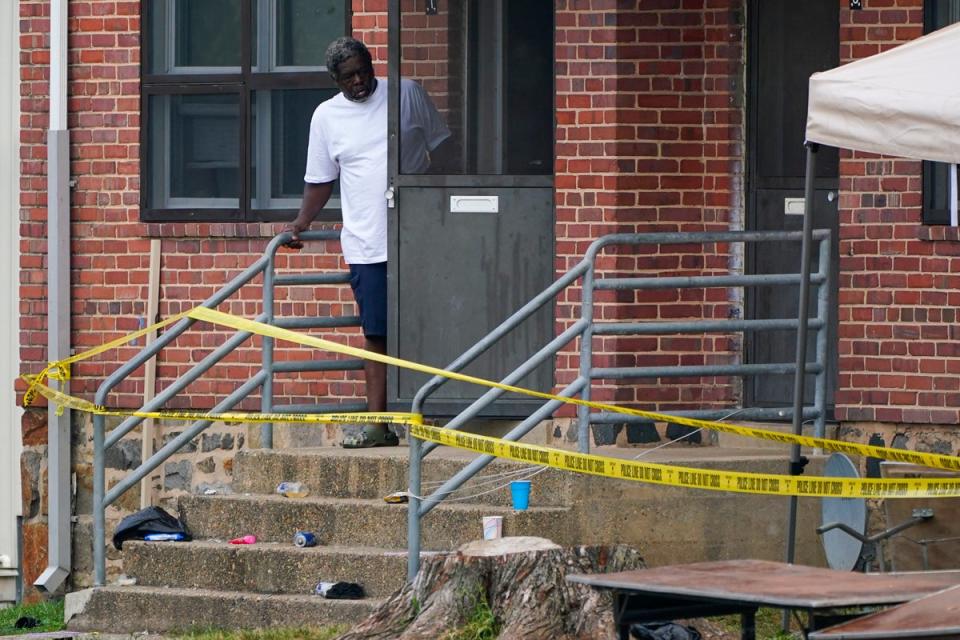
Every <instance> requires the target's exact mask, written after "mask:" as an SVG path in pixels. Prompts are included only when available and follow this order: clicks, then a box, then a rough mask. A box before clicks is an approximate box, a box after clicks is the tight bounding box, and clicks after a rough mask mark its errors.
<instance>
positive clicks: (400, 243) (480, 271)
mask: <svg viewBox="0 0 960 640" xmlns="http://www.w3.org/2000/svg"><path fill="white" fill-rule="evenodd" d="M389 9H390V14H389V21H390V24H389V28H390V32H389V43H388V44H389V52H388V53H389V88H390V92H389V96H390V117H389V130H390V160H391V162H390V185H391V190H392V192H391V194H390V195H392V197H393V208H392V209H391V210H390V212H389V235H390V238H389V242H390V252H389V267H388V274H389V286H390V333H389V335H388V351H389V353H390V354H391V355H395V356H398V357H401V358H404V359H408V360H414V361H417V362H422V363H425V364H430V365H433V366H439V367H443V366H446V365H447V364H449V363H450V362H451V361H453V360H454V359H455V358H456V357H457V356H458V355H459V354H461V353H462V352H464V351H465V350H466V349H468V348H469V347H470V346H472V345H473V344H474V343H475V342H476V341H477V340H478V339H479V338H481V337H482V336H484V335H485V334H487V333H488V332H489V331H490V330H492V329H493V328H495V327H496V326H497V325H498V324H500V323H501V322H502V321H503V320H504V319H506V318H507V317H508V316H509V315H510V314H511V313H512V312H513V311H515V310H516V309H518V308H519V307H520V306H522V305H523V304H524V303H525V302H526V301H528V300H529V299H530V298H532V297H533V296H534V295H536V294H537V293H539V292H540V291H542V290H543V289H544V288H546V287H547V286H548V285H549V284H550V283H551V282H552V281H553V266H554V210H553V137H554V126H553V47H554V43H553V2H552V0H524V1H523V2H517V1H516V0H512V1H511V0H436V1H424V0H391V2H390V7H389ZM410 81H414V82H415V83H416V84H417V86H418V87H419V88H420V89H422V90H423V91H424V92H425V94H426V96H427V97H428V100H429V102H430V103H431V104H432V105H433V108H435V110H436V115H437V116H438V117H439V118H440V120H442V125H441V127H440V128H441V129H445V130H446V133H448V134H449V135H444V132H441V133H440V134H439V135H437V133H436V129H437V127H436V126H430V127H426V128H425V127H423V126H420V125H419V124H417V123H416V122H415V118H413V117H412V116H410V115H409V114H410V113H412V112H414V111H415V109H414V108H413V107H411V106H410V104H411V99H409V98H408V97H405V96H408V95H409V92H410V91H413V89H411V83H410ZM414 89H415V88H414ZM438 138H444V139H443V141H442V142H441V143H440V144H439V145H438V146H436V147H434V146H433V145H434V144H435V143H436V141H437V139H438ZM424 146H426V147H427V149H428V156H429V162H419V161H418V158H419V156H420V151H419V148H421V147H424ZM553 326H554V316H553V308H552V306H548V307H547V308H544V309H542V310H541V311H540V312H539V313H538V314H537V315H536V316H534V317H532V318H530V319H529V320H528V321H526V322H525V323H523V324H522V325H521V326H520V327H519V328H518V329H517V330H515V331H514V332H513V333H512V334H511V335H510V336H509V337H508V338H505V339H504V340H503V341H501V342H500V343H499V344H497V345H495V346H493V347H492V348H491V349H489V350H488V351H487V352H486V353H485V354H484V355H483V356H482V357H481V358H479V359H478V360H477V361H476V362H474V363H473V364H472V365H471V366H469V367H468V368H467V369H466V370H465V373H469V374H471V375H476V376H481V377H485V378H491V379H495V380H499V379H501V378H503V377H504V376H505V375H506V374H508V373H509V372H510V371H511V370H513V369H514V368H516V366H518V365H519V364H520V363H521V362H523V361H524V360H525V359H527V358H528V357H529V356H530V355H532V354H533V353H535V352H536V351H537V350H538V349H539V348H540V347H542V346H543V345H544V344H546V343H547V342H548V341H549V340H550V339H551V338H552V336H553ZM427 379H428V376H426V375H423V374H419V373H415V372H412V371H409V370H403V369H399V370H398V369H393V368H391V369H390V371H389V374H388V403H389V404H390V406H391V408H393V409H408V408H409V406H410V403H411V401H412V399H413V397H414V395H415V394H416V392H417V390H418V389H419V388H420V386H421V385H422V384H423V383H424V382H426V380H427ZM522 384H523V385H524V386H529V387H532V388H535V389H539V390H544V391H545V390H549V389H550V388H551V387H552V385H553V366H552V363H547V364H545V365H544V366H542V367H540V368H539V369H537V370H536V371H535V372H534V373H532V374H531V375H530V376H528V377H527V379H526V380H524V381H523V383H522ZM485 391H486V389H485V388H481V387H475V386H472V385H467V384H464V383H448V384H446V385H445V386H444V387H443V388H442V389H441V390H439V391H438V392H437V393H435V394H434V395H433V396H432V398H431V400H430V401H429V402H428V403H427V405H426V410H427V412H428V413H430V414H433V415H451V414H453V413H455V412H457V411H459V410H461V409H462V408H464V407H465V406H466V405H467V404H468V403H469V402H471V401H473V400H474V399H476V398H477V397H479V396H480V395H481V394H482V393H484V392H485ZM529 404H530V402H529V401H527V400H525V399H522V398H509V399H505V401H501V402H499V403H497V404H496V405H494V406H493V408H492V409H491V410H490V411H489V412H488V414H487V415H498V416H519V415H526V413H527V411H526V407H527V406H529Z"/></svg>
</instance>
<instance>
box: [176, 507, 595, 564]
mask: <svg viewBox="0 0 960 640" xmlns="http://www.w3.org/2000/svg"><path fill="white" fill-rule="evenodd" d="M179 504H180V517H181V518H182V519H183V521H184V523H185V524H186V526H187V528H188V529H189V531H190V533H191V534H193V536H194V537H195V538H198V539H219V540H229V539H231V538H235V537H239V536H242V535H247V534H253V535H256V536H257V538H258V539H259V540H261V541H264V542H282V543H291V541H292V540H293V536H294V534H295V533H296V532H297V531H312V532H314V533H315V534H316V535H317V539H318V540H319V541H320V543H321V544H324V545H356V546H362V547H363V546H365V547H383V548H387V549H403V548H406V546H407V505H403V504H386V503H385V502H383V500H361V499H340V498H326V497H315V496H310V497H307V498H299V499H291V498H284V497H283V496H276V495H230V496H185V497H183V498H180V501H179ZM568 513H569V510H568V509H562V508H557V507H538V508H531V509H529V510H527V511H514V510H513V509H510V508H507V507H496V506H479V505H458V504H449V505H447V504H443V505H440V506H438V507H437V508H436V509H434V510H433V511H432V512H431V513H430V514H429V515H428V516H427V517H426V518H425V519H424V521H423V538H422V539H423V547H422V548H423V549H424V550H430V551H433V550H436V551H448V550H451V549H454V548H456V547H458V546H460V545H461V544H463V543H464V542H468V541H470V540H477V539H479V538H481V537H482V534H483V526H482V518H483V516H503V535H505V536H507V535H510V536H525V535H533V536H543V537H548V538H551V539H553V540H554V541H555V542H557V543H558V544H575V543H576V542H577V540H576V538H575V531H571V530H570V529H569V527H568V526H567V524H568V523H567V522H566V519H567V517H568Z"/></svg>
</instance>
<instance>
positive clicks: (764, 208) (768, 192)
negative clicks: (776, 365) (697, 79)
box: [745, 0, 840, 407]
mask: <svg viewBox="0 0 960 640" xmlns="http://www.w3.org/2000/svg"><path fill="white" fill-rule="evenodd" d="M749 12H750V16H749V22H748V41H749V54H748V75H749V85H748V87H749V88H748V92H747V96H748V116H749V124H748V132H747V136H748V147H747V154H748V162H749V167H748V207H749V209H748V226H749V228H750V229H755V230H778V231H780V230H786V231H794V230H796V231H799V230H801V229H802V228H803V208H802V200H803V181H804V167H805V157H806V150H805V148H804V146H803V143H804V131H805V128H806V118H807V83H808V80H809V78H810V75H811V74H812V73H814V72H816V71H823V70H825V69H830V68H833V67H836V66H837V65H838V64H839V30H840V16H839V5H838V4H837V2H836V0H808V1H805V2H794V1H793V0H752V1H751V2H750V5H749ZM818 156H819V157H818V160H817V162H818V166H817V178H816V181H815V188H816V204H815V211H814V220H813V227H814V228H815V229H823V228H827V229H831V230H832V233H833V255H832V257H831V265H832V274H831V281H832V287H833V291H832V293H831V299H832V300H834V301H836V300H837V296H836V291H837V265H838V263H839V256H838V253H837V249H836V247H837V231H838V222H837V197H836V194H837V177H838V166H839V160H838V153H837V150H836V149H832V148H823V149H822V150H821V152H820V153H819V154H818ZM798 206H799V214H798V213H794V212H796V211H797V210H798ZM813 250H814V251H816V244H814V247H813ZM815 255H816V254H814V256H815ZM812 264H813V265H816V258H815V257H814V262H813V263H812ZM747 265H748V269H749V271H750V272H751V273H787V272H793V273H796V272H797V271H798V270H799V265H800V247H799V244H797V245H789V246H776V245H772V244H769V243H758V245H756V248H755V249H754V250H753V251H752V253H751V254H750V255H748V256H747ZM811 293H812V295H815V291H814V292H811ZM811 300H812V304H811V305H810V309H811V315H814V314H815V312H816V301H815V300H814V299H813V298H811ZM746 303H747V315H748V317H750V318H796V317H797V304H798V299H797V289H796V288H787V289H783V288H780V287H758V288H754V289H751V290H749V291H748V293H747V300H746ZM836 335H837V314H836V304H834V305H833V308H832V309H831V316H830V322H829V328H828V343H827V344H828V345H830V346H829V347H828V375H827V402H828V406H830V407H832V406H833V392H834V390H835V389H836V384H837V354H836V348H835V345H836ZM815 345H816V340H812V339H811V340H809V341H808V361H812V360H813V359H814V350H815V348H816V347H815ZM795 358H796V332H795V331H782V332H763V333H755V334H750V336H749V338H748V341H747V344H746V360H747V361H748V362H750V363H770V362H793V361H794V359H795ZM813 388H814V387H813V376H809V377H808V380H807V384H806V386H805V389H806V393H807V398H806V399H805V402H807V403H809V402H811V401H812V398H813ZM745 392H746V398H745V404H746V406H789V405H790V404H791V403H792V400H793V377H792V376H762V377H755V378H753V379H751V380H750V381H749V383H748V385H747V388H746V389H745Z"/></svg>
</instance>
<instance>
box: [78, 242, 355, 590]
mask: <svg viewBox="0 0 960 640" xmlns="http://www.w3.org/2000/svg"><path fill="white" fill-rule="evenodd" d="M300 238H301V239H302V240H304V241H307V242H314V241H322V240H337V239H338V238H339V232H337V231H310V232H305V233H301V234H300ZM289 240H290V234H289V233H282V234H280V235H278V236H276V237H274V238H273V239H272V240H271V241H270V242H269V243H268V245H267V247H266V249H265V250H264V253H263V255H262V256H261V257H260V258H258V259H257V260H256V261H255V262H254V263H253V264H251V265H250V266H249V267H248V268H247V269H245V270H244V271H243V272H241V273H240V274H239V275H237V276H236V277H235V278H233V280H231V281H230V282H229V283H228V284H227V285H225V286H224V287H223V288H222V289H221V290H219V291H218V292H216V293H215V294H213V295H212V296H210V297H209V298H208V299H207V300H205V301H204V302H203V303H202V304H201V305H200V306H203V307H208V308H215V307H217V306H218V305H220V304H221V303H223V302H225V301H227V300H228V299H229V298H230V297H231V296H232V295H234V294H235V293H237V292H238V291H239V290H240V289H241V288H243V287H244V286H245V285H248V284H251V283H252V282H253V281H254V280H255V279H256V278H257V277H259V276H261V275H262V276H263V280H262V283H261V288H262V308H261V312H260V314H259V315H258V316H257V317H256V320H258V321H259V322H263V323H266V324H271V325H273V326H276V327H283V328H288V329H330V328H334V327H349V326H359V324H360V321H359V318H357V317H356V316H321V317H299V318H297V317H277V316H276V314H275V313H274V307H275V304H274V302H275V290H276V288H277V287H291V286H317V285H342V284H347V283H349V281H350V274H349V273H346V272H324V273H307V274H303V273H289V272H283V273H277V271H276V265H275V262H276V253H277V250H278V249H279V248H280V246H282V245H283V244H284V243H285V242H287V241H289ZM195 322H196V320H194V319H193V318H184V319H183V320H180V321H179V322H177V323H175V324H174V325H173V326H171V327H170V328H169V329H168V330H166V331H164V332H163V334H162V335H160V336H158V337H157V339H156V340H155V341H154V342H153V343H151V344H150V345H149V346H147V347H145V348H143V349H142V350H141V351H140V352H139V353H138V354H137V355H136V356H134V357H133V358H132V359H131V360H130V361H129V362H127V363H126V364H124V365H122V366H121V367H120V368H118V369H117V370H116V371H114V372H113V373H112V374H111V375H110V376H109V377H107V379H106V380H104V381H103V383H102V384H101V385H100V387H99V388H98V389H97V393H96V396H95V402H96V404H98V405H101V406H106V405H107V399H108V396H109V394H110V392H111V391H112V390H113V389H114V388H115V387H117V385H119V384H120V383H121V382H123V381H124V380H126V379H127V378H128V377H129V376H130V375H131V374H132V373H133V372H134V371H136V370H137V369H138V368H139V367H141V366H143V365H144V364H145V363H146V362H147V361H149V360H150V359H151V358H154V357H156V355H157V354H158V353H160V351H161V350H162V349H163V348H164V347H165V346H167V345H169V344H171V343H172V342H173V341H174V340H176V339H177V337H179V336H180V335H182V334H183V333H184V332H185V331H186V330H187V329H189V328H190V327H191V326H193V324H194V323H195ZM252 336H253V334H252V333H250V332H246V331H237V332H235V333H234V334H233V335H232V336H230V337H229V338H228V339H227V340H226V341H225V342H224V343H223V344H222V345H220V346H219V347H217V348H216V349H214V350H213V351H211V352H210V353H209V354H208V355H207V356H206V357H204V358H203V359H202V360H201V361H200V362H198V363H196V364H195V365H193V367H191V368H190V369H189V370H188V371H187V372H186V373H184V374H183V375H181V376H180V377H179V378H177V379H176V380H174V381H172V382H171V383H170V384H169V385H168V386H167V387H166V388H165V389H163V390H162V391H161V392H160V393H158V394H157V395H156V397H154V398H153V400H151V401H149V402H147V403H146V404H144V405H143V406H142V407H141V409H140V410H141V411H144V412H146V411H159V410H162V409H163V407H164V405H165V404H166V403H167V402H168V401H170V400H171V399H172V398H173V397H174V396H176V395H177V394H178V393H180V392H181V391H183V389H185V388H186V387H187V386H188V385H189V384H190V383H192V382H194V381H195V380H197V379H198V378H200V376H202V375H203V374H204V373H206V372H207V371H209V370H210V369H211V368H212V367H213V366H214V365H216V364H217V363H219V362H220V361H222V360H223V359H224V358H226V357H227V356H228V355H230V353H232V352H233V351H234V350H235V349H237V348H238V347H240V346H241V345H243V344H244V343H245V342H246V341H247V340H249V339H250V338H251V337H252ZM261 358H262V360H261V366H260V369H259V370H258V371H257V372H256V373H254V374H253V375H252V376H251V377H250V379H249V380H247V381H245V382H243V383H242V384H240V385H239V386H238V387H237V388H236V389H235V390H234V391H233V392H232V393H230V394H229V395H228V396H227V397H226V398H224V399H223V400H221V401H220V402H219V403H217V405H216V406H215V407H213V409H211V412H213V413H219V412H224V411H229V410H231V409H232V408H233V407H235V406H236V405H238V404H239V403H240V402H242V401H243V400H244V399H245V398H247V397H248V396H250V395H251V394H253V393H255V392H256V391H257V390H258V389H259V391H260V396H261V411H263V412H264V413H272V412H284V413H326V412H347V411H363V410H365V409H366V403H364V402H352V403H339V404H286V405H278V404H275V403H274V394H273V382H274V377H275V375H276V374H281V373H287V374H290V373H298V372H307V371H347V370H357V369H362V368H363V361H362V360H359V359H336V360H291V361H283V362H277V361H275V360H274V340H273V338H270V337H266V336H264V337H263V338H262V352H261ZM144 419H145V418H141V417H137V416H130V417H128V418H126V419H124V420H123V421H122V422H120V424H119V425H118V426H117V427H116V428H114V429H112V430H111V431H110V433H109V435H108V434H107V433H106V420H105V417H104V416H103V415H96V414H95V415H94V416H93V466H94V470H93V560H94V581H95V584H97V585H103V584H104V582H105V580H106V555H105V554H106V550H105V547H104V541H105V529H106V509H107V507H108V506H110V505H111V504H113V503H114V502H115V501H116V500H117V499H118V498H119V497H120V496H121V495H123V493H124V492H126V491H127V490H128V489H130V488H131V487H133V486H135V485H136V484H137V483H139V482H140V480H141V479H142V478H144V477H146V476H147V475H148V474H150V473H151V472H152V471H153V470H154V469H156V468H157V467H159V466H160V465H161V464H163V462H164V461H165V460H167V458H169V457H170V456H171V455H173V454H174V453H176V452H177V451H178V450H179V449H181V448H182V447H183V446H185V445H187V444H188V443H189V442H190V441H191V440H193V439H194V438H196V437H197V436H198V435H200V434H201V433H202V432H203V431H204V430H205V429H207V427H209V426H210V425H211V424H213V422H214V421H213V420H197V421H196V422H193V423H192V424H191V425H190V426H189V427H187V428H186V429H184V430H183V431H182V432H181V433H180V434H179V435H177V436H176V437H174V438H172V439H171V440H170V441H169V442H167V443H166V444H164V445H163V446H162V447H161V448H160V449H158V450H157V451H156V452H155V453H154V454H153V455H152V456H150V457H149V458H148V459H147V460H144V461H142V462H141V464H140V465H139V466H138V467H137V468H136V469H133V470H132V471H131V472H130V473H129V474H128V475H126V476H125V477H124V478H123V479H122V480H120V481H119V482H118V483H117V484H115V485H114V486H113V487H111V489H110V490H109V491H106V469H105V460H106V452H107V450H108V449H110V447H113V446H115V445H116V444H117V443H118V442H119V441H120V440H121V439H122V438H123V437H124V436H125V435H127V434H128V433H130V431H131V430H133V429H135V428H136V427H137V426H138V425H140V424H141V423H142V422H143V421H144ZM260 436H261V438H260V440H261V446H262V447H265V448H272V447H273V425H272V424H269V423H267V424H263V425H262V426H261V432H260Z"/></svg>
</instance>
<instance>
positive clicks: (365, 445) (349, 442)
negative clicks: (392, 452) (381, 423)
mask: <svg viewBox="0 0 960 640" xmlns="http://www.w3.org/2000/svg"><path fill="white" fill-rule="evenodd" d="M399 444H400V438H399V437H397V434H395V433H394V432H393V431H390V429H388V428H386V427H373V426H365V427H364V428H363V429H362V430H361V431H360V433H357V434H354V435H349V436H346V437H344V439H343V443H342V444H341V446H342V447H343V448H344V449H369V448H371V447H396V446H397V445H399Z"/></svg>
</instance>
